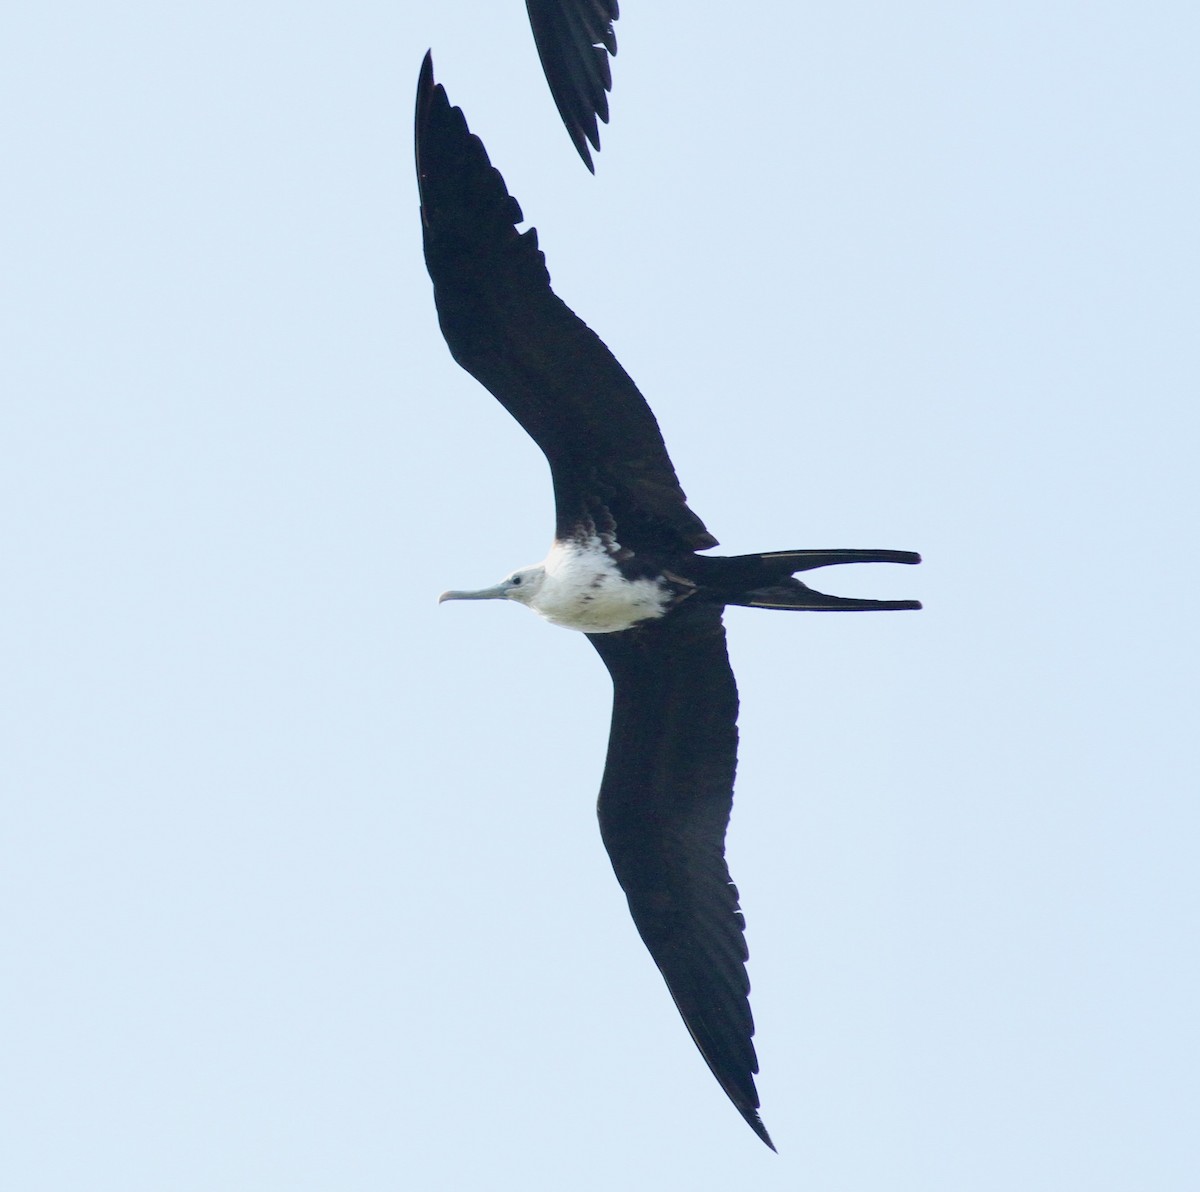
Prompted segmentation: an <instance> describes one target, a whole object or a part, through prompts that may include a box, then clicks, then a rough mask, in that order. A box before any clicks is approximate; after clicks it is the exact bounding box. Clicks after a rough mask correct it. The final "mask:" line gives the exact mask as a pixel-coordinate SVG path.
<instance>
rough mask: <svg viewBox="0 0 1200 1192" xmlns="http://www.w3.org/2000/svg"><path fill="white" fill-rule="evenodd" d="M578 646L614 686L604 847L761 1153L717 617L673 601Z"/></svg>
mask: <svg viewBox="0 0 1200 1192" xmlns="http://www.w3.org/2000/svg"><path fill="white" fill-rule="evenodd" d="M588 636H589V638H590V640H591V642H592V645H594V646H595V647H596V650H597V651H598V652H599V654H600V657H601V658H603V659H604V663H605V665H606V666H607V667H608V669H609V672H610V673H611V675H612V678H613V717H612V732H611V735H610V736H609V741H608V760H607V762H606V763H605V767H604V780H603V783H602V784H601V787H600V799H599V805H598V813H599V817H600V833H601V836H602V837H603V839H604V846H605V848H606V849H607V850H608V855H609V857H610V858H611V860H612V865H613V869H614V870H615V871H616V875H617V880H618V881H619V882H620V883H621V888H622V889H623V890H624V891H625V896H626V898H627V899H628V900H629V910H630V912H631V914H632V915H633V921H634V924H635V925H636V926H637V929H638V932H639V934H640V935H641V937H642V940H643V942H644V943H645V945H646V947H647V948H648V949H649V950H650V955H651V956H652V957H653V958H654V962H655V964H657V965H658V967H659V970H660V972H661V973H662V975H663V978H664V979H665V980H666V983H667V988H668V989H669V990H670V991H671V996H672V997H673V998H674V999H675V1005H676V1006H677V1007H678V1008H679V1013H680V1014H681V1015H682V1016H683V1021H684V1023H685V1024H686V1026H687V1028H688V1030H689V1031H690V1032H691V1036H692V1038H693V1039H694V1040H695V1043H696V1046H697V1047H699V1049H700V1054H701V1055H703V1056H704V1058H705V1060H706V1061H707V1062H708V1066H709V1068H711V1069H712V1073H713V1075H714V1076H715V1077H716V1078H717V1080H718V1082H719V1083H720V1085H721V1087H722V1088H723V1089H724V1090H725V1092H726V1094H727V1095H728V1096H729V1099H730V1100H731V1101H732V1102H733V1103H734V1105H735V1106H736V1107H737V1109H738V1111H739V1112H740V1113H741V1115H742V1117H744V1118H745V1119H746V1121H747V1122H748V1123H749V1125H750V1127H751V1128H752V1129H753V1130H754V1132H755V1133H756V1134H757V1135H758V1136H759V1137H760V1138H761V1139H762V1140H763V1141H764V1142H765V1143H766V1144H767V1145H768V1146H772V1143H771V1139H770V1137H769V1136H768V1134H767V1131H766V1127H765V1126H764V1125H763V1123H762V1119H761V1118H760V1117H759V1115H758V1105H759V1101H758V1093H757V1091H756V1090H755V1087H754V1073H756V1072H757V1071H758V1060H757V1058H756V1057H755V1054H754V1044H753V1042H752V1041H751V1038H752V1036H753V1034H754V1021H753V1019H752V1018H751V1016H750V1001H749V994H750V981H749V978H748V977H747V975H746V958H747V955H748V953H747V949H746V941H745V937H744V935H743V929H744V927H745V920H744V919H743V917H742V913H741V911H740V909H739V908H738V892H737V889H736V887H735V886H734V885H733V882H732V881H731V880H730V877H729V869H728V867H727V866H726V864H725V829H726V826H727V824H728V823H729V812H730V809H731V807H732V805H733V778H734V771H735V769H736V767H737V710H738V697H737V686H736V684H735V682H734V678H733V671H732V669H731V668H730V666H729V658H728V655H727V653H726V649H725V629H724V626H723V625H722V623H721V609H720V607H719V606H718V605H713V604H699V603H697V604H694V605H693V604H690V603H685V604H683V605H681V606H680V607H679V608H678V609H676V610H675V611H674V612H672V613H671V614H670V616H668V617H666V618H665V619H663V620H661V621H651V622H647V623H645V624H643V625H639V626H635V627H634V628H633V629H628V630H626V631H625V632H623V633H598V634H589V635H588ZM772 1149H774V1148H773V1146H772Z"/></svg>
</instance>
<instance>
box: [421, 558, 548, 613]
mask: <svg viewBox="0 0 1200 1192" xmlns="http://www.w3.org/2000/svg"><path fill="white" fill-rule="evenodd" d="M545 582H546V568H545V567H544V566H543V565H542V564H541V563H537V564H535V565H534V566H533V567H522V568H521V569H520V570H519V571H514V572H513V573H512V575H510V576H509V577H508V578H507V579H502V580H501V581H500V582H499V583H498V584H496V585H495V586H494V587H491V588H480V589H479V591H477V592H443V593H442V594H441V595H440V596H439V597H438V604H441V603H442V601H443V600H516V601H517V602H518V603H520V604H532V603H533V601H534V599H535V598H536V597H537V594H538V592H540V591H541V590H542V584H544V583H545Z"/></svg>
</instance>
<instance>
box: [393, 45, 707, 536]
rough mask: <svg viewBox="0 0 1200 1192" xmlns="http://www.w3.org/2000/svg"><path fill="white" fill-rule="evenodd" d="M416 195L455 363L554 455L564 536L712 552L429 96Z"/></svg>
mask: <svg viewBox="0 0 1200 1192" xmlns="http://www.w3.org/2000/svg"><path fill="white" fill-rule="evenodd" d="M416 157H417V183H418V186H419V188H420V193H421V224H422V229H423V231H424V237H425V262H426V264H427V265H428V267H429V276H430V277H431V278H432V279H433V292H434V298H435V300H436V302H437V310H438V321H439V323H440V324H441V328H442V334H443V335H444V336H445V337H446V343H447V344H448V345H449V347H450V352H451V355H453V357H454V359H455V360H457V361H458V363H459V364H461V365H462V366H463V368H465V369H466V370H467V372H469V373H470V374H471V375H472V376H473V377H475V378H476V380H478V381H480V382H481V383H482V384H483V385H485V386H486V387H487V388H488V389H489V390H490V391H491V393H492V394H493V396H495V397H496V398H497V399H498V400H499V401H500V404H501V405H503V406H504V408H505V409H506V410H508V412H509V413H510V414H511V415H512V416H513V417H514V418H515V419H516V420H517V421H518V422H519V423H520V424H521V426H523V427H524V428H525V430H526V431H527V432H528V433H529V435H530V436H531V437H532V438H533V440H534V441H535V442H536V443H537V445H538V446H539V447H540V448H541V449H542V451H543V452H545V454H546V458H547V459H548V460H549V462H550V470H551V473H552V475H553V478H554V496H555V502H556V505H557V534H558V537H560V538H567V537H570V536H571V535H572V534H573V533H574V532H576V531H577V530H578V529H579V528H580V527H581V526H583V527H586V526H588V525H589V524H590V525H594V526H595V527H596V528H597V529H599V530H601V531H605V530H612V529H613V525H612V523H613V522H615V525H616V527H617V528H618V532H619V535H620V541H621V543H622V544H623V545H625V546H628V547H631V548H633V549H635V550H636V549H637V548H638V547H639V546H643V547H654V548H657V549H660V550H661V549H664V548H665V549H670V550H684V551H691V550H702V549H704V548H705V547H709V546H715V545H716V539H715V538H714V537H713V536H712V535H711V534H710V533H709V532H708V531H707V530H706V529H705V528H704V523H703V522H702V521H701V520H700V519H699V518H698V517H697V516H696V515H695V514H694V513H693V512H692V511H691V510H690V509H689V508H688V507H687V499H686V497H685V496H684V493H683V489H681V488H680V487H679V480H678V478H677V477H676V475H675V469H674V468H673V467H672V466H671V460H670V457H669V456H668V455H667V449H666V446H665V445H664V444H663V440H662V434H661V433H660V431H659V429H658V423H657V422H656V421H655V420H654V415H653V414H652V413H651V412H650V407H649V406H648V405H646V401H645V398H643V397H642V395H641V394H640V393H639V392H638V390H637V386H636V385H634V383H633V381H631V380H630V378H629V375H628V374H627V373H626V372H625V370H624V369H623V368H622V367H621V366H620V365H619V364H618V363H617V361H616V359H615V358H614V356H613V354H612V353H611V352H610V351H609V350H608V349H607V348H606V347H605V346H604V344H603V343H601V341H600V339H599V337H598V336H597V335H596V334H595V332H593V331H591V330H590V329H589V328H588V326H587V325H586V324H585V323H584V322H583V321H582V320H581V319H579V318H578V317H577V316H576V315H575V314H573V313H572V312H571V310H570V309H569V308H568V307H567V306H566V305H565V304H564V303H563V302H562V300H561V299H559V298H558V297H557V296H556V295H555V294H554V293H553V291H552V290H551V289H550V275H549V273H548V272H547V271H546V261H545V257H544V256H543V255H542V253H541V251H540V250H539V249H538V243H537V232H536V230H535V229H533V228H530V229H529V230H528V231H526V232H518V231H517V230H516V228H515V226H514V225H515V224H517V223H520V222H521V221H522V220H523V218H524V217H523V216H522V214H521V208H520V206H519V205H518V204H517V201H516V200H515V199H514V198H512V197H511V196H510V195H509V194H508V191H507V190H506V189H505V186H504V179H503V178H501V176H500V173H499V171H498V170H495V169H493V168H492V166H491V164H490V162H489V161H488V156H487V151H486V150H485V149H484V147H483V143H482V142H481V141H480V140H479V138H478V137H477V136H474V135H473V134H472V133H471V131H470V130H469V129H468V128H467V122H466V119H465V118H464V117H463V114H462V111H461V110H460V109H459V108H453V107H451V106H450V101H449V100H448V99H447V98H446V92H445V89H444V88H443V87H442V86H441V85H440V84H436V85H435V83H434V81H433V62H432V59H431V58H430V56H429V55H426V57H425V62H424V64H423V66H422V67H421V78H420V82H419V83H418V85H417V117H416Z"/></svg>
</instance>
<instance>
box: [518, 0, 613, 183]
mask: <svg viewBox="0 0 1200 1192" xmlns="http://www.w3.org/2000/svg"><path fill="white" fill-rule="evenodd" d="M525 7H526V9H527V10H528V12H529V24H530V27H531V28H532V29H533V41H534V44H535V45H536V46H537V52H538V57H539V58H540V59H541V61H542V70H543V71H544V72H545V74H546V82H547V83H549V84H550V94H551V95H552V96H553V97H554V106H555V107H557V108H558V114H559V115H560V116H561V117H562V122H563V124H565V125H566V127H567V133H568V134H569V136H570V138H571V143H572V144H573V145H574V146H575V148H576V149H577V150H578V151H579V156H580V157H582V158H583V164H584V165H585V166H587V168H588V169H589V170H591V171H592V173H593V174H594V173H595V172H596V167H595V166H594V165H592V155H591V154H590V153H589V152H588V146H587V143H588V141H590V142H591V143H592V148H594V149H595V150H596V152H597V153H599V151H600V130H599V128H598V127H597V126H596V117H597V116H599V117H600V119H601V120H603V121H604V123H605V124H607V123H608V94H607V93H608V92H609V91H611V90H612V72H611V70H610V69H609V65H608V59H609V55H610V54H611V55H613V56H615V55H616V52H617V35H616V33H615V32H614V31H613V21H615V20H616V19H617V17H618V16H619V15H620V14H619V12H618V11H617V0H525Z"/></svg>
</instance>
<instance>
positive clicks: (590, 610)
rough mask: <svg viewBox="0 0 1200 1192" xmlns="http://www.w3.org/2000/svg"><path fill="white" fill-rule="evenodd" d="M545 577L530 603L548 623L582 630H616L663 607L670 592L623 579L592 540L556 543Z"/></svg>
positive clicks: (648, 617) (653, 582) (659, 612)
mask: <svg viewBox="0 0 1200 1192" xmlns="http://www.w3.org/2000/svg"><path fill="white" fill-rule="evenodd" d="M544 566H545V568H546V578H545V581H544V582H543V584H542V586H541V589H540V590H539V592H538V594H537V596H536V597H535V598H534V599H533V601H532V602H531V604H530V607H531V608H532V609H533V611H534V612H535V613H537V614H538V616H540V617H544V618H545V619H546V620H547V621H549V622H550V623H551V624H552V625H561V626H562V627H563V628H564V629H578V630H579V631H580V632H582V633H618V632H620V631H621V630H622V629H628V628H629V627H630V626H631V625H636V624H637V622H638V621H646V620H653V619H654V618H655V617H661V616H662V615H663V613H665V612H666V611H667V607H668V605H669V603H670V598H671V594H670V592H669V591H668V590H667V589H666V588H665V587H663V585H662V584H661V583H659V581H658V580H654V579H635V580H628V579H625V578H624V576H622V575H621V573H620V571H619V570H618V569H617V565H616V563H614V562H613V561H612V559H611V558H610V557H609V555H608V553H607V552H606V551H605V550H604V548H603V547H602V546H601V544H600V543H599V541H598V540H595V539H593V540H592V541H591V542H587V543H582V544H581V543H577V542H565V543H564V542H556V543H555V544H554V546H553V547H552V548H551V550H550V554H549V555H547V556H546V562H545V564H544Z"/></svg>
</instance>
